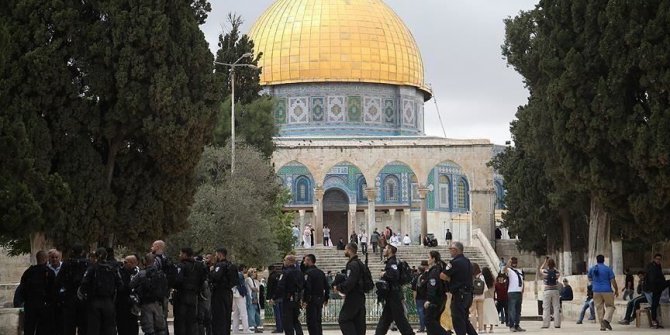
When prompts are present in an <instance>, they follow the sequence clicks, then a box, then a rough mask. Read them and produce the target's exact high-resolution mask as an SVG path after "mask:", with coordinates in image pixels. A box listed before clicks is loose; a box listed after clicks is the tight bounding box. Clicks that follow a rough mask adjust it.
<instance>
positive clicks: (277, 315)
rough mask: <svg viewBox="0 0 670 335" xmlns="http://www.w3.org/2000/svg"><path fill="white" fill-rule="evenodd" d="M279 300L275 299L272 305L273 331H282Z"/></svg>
mask: <svg viewBox="0 0 670 335" xmlns="http://www.w3.org/2000/svg"><path fill="white" fill-rule="evenodd" d="M281 304H282V302H281V300H275V302H274V305H272V311H273V312H274V316H275V331H277V332H280V333H283V332H284V327H283V326H282V323H281Z"/></svg>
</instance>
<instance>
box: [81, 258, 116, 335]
mask: <svg viewBox="0 0 670 335" xmlns="http://www.w3.org/2000/svg"><path fill="white" fill-rule="evenodd" d="M121 285H122V283H121V276H120V275H119V271H118V269H117V267H116V264H114V263H112V262H109V261H108V259H107V250H106V249H105V248H98V249H97V250H96V251H95V264H93V265H92V266H90V267H89V268H88V270H86V273H85V274H84V279H82V281H81V293H82V295H83V297H84V298H85V299H86V311H87V319H86V328H87V334H102V335H114V334H116V320H115V318H114V313H115V311H114V297H115V296H116V293H117V291H118V289H119V288H120V287H121Z"/></svg>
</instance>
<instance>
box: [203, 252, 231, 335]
mask: <svg viewBox="0 0 670 335" xmlns="http://www.w3.org/2000/svg"><path fill="white" fill-rule="evenodd" d="M214 257H216V264H214V266H212V267H210V269H209V280H210V282H211V283H212V316H213V317H212V333H213V334H214V335H230V326H231V325H230V323H231V318H230V316H231V314H232V313H233V291H232V288H233V286H235V283H236V282H237V281H238V276H237V268H236V267H235V265H233V264H232V263H231V262H229V261H228V259H227V257H228V250H226V248H219V249H217V250H216V254H215V255H214ZM214 316H215V317H214Z"/></svg>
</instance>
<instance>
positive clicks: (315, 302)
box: [303, 254, 330, 335]
mask: <svg viewBox="0 0 670 335" xmlns="http://www.w3.org/2000/svg"><path fill="white" fill-rule="evenodd" d="M303 263H304V264H305V272H304V273H305V290H304V292H303V307H304V308H305V314H306V315H305V317H306V319H307V330H309V335H321V334H323V328H322V327H321V312H322V310H323V306H326V305H327V304H328V298H329V296H330V290H329V288H328V280H327V279H326V274H325V273H323V271H321V270H320V269H319V268H317V267H316V256H314V254H309V255H307V256H305V258H304V259H303Z"/></svg>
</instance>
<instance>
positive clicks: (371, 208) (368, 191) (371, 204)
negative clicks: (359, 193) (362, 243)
mask: <svg viewBox="0 0 670 335" xmlns="http://www.w3.org/2000/svg"><path fill="white" fill-rule="evenodd" d="M365 195H367V197H368V227H367V229H366V230H367V232H368V234H369V233H370V231H372V230H373V229H374V226H375V225H376V224H377V223H376V222H375V199H377V188H375V187H366V188H365ZM368 236H369V235H368Z"/></svg>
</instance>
